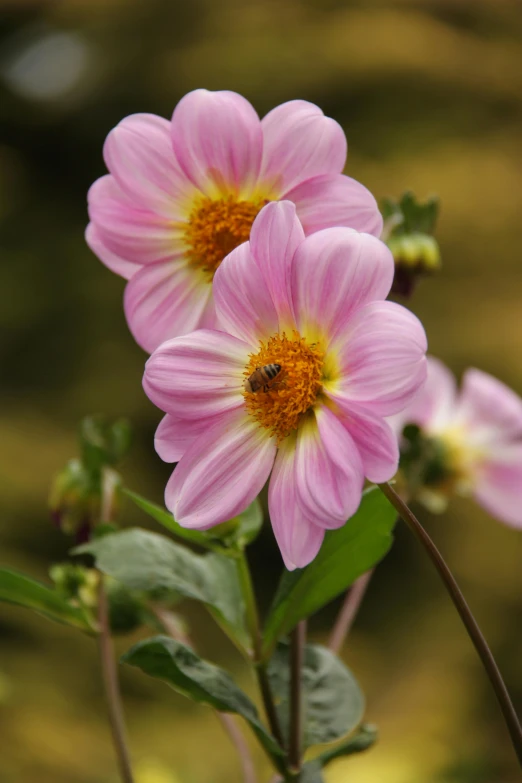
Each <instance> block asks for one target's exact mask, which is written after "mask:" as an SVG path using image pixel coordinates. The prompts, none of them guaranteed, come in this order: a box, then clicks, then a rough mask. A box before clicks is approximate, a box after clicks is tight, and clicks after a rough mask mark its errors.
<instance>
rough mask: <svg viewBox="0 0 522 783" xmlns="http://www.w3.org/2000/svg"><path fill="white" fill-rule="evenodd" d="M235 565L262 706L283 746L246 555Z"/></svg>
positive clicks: (273, 731) (274, 733) (275, 735)
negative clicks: (236, 566) (264, 657)
mask: <svg viewBox="0 0 522 783" xmlns="http://www.w3.org/2000/svg"><path fill="white" fill-rule="evenodd" d="M237 565H238V573H239V580H240V583H241V591H242V593H243V598H244V601H245V617H246V623H247V627H248V630H249V632H250V636H251V638H252V658H253V661H254V667H255V670H256V676H257V681H258V684H259V690H260V691H261V698H262V699H263V706H264V708H265V712H266V717H267V720H268V724H269V726H270V731H271V732H272V734H273V735H274V738H275V739H276V740H277V742H278V743H279V745H280V746H281V747H282V748H284V740H283V732H282V731H281V726H280V723H279V718H278V716H277V711H276V707H275V702H274V697H273V695H272V688H271V686H270V681H269V679H268V672H267V669H266V664H265V662H264V661H263V658H262V639H261V629H260V623H259V614H258V611H257V602H256V597H255V593H254V586H253V584H252V577H251V576H250V568H249V567H248V561H247V559H246V555H245V554H244V553H243V552H242V553H241V554H240V555H239V556H238V558H237ZM274 761H275V760H274Z"/></svg>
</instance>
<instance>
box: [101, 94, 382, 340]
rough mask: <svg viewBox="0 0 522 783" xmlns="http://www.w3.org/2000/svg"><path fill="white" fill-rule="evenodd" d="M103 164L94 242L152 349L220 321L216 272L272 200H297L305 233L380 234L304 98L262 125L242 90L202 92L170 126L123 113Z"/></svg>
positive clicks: (335, 144) (331, 129) (328, 127)
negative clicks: (334, 229) (121, 283)
mask: <svg viewBox="0 0 522 783" xmlns="http://www.w3.org/2000/svg"><path fill="white" fill-rule="evenodd" d="M104 157H105V163H106V164H107V168H108V169H109V171H110V174H109V175H106V176H104V177H101V179H98V180H97V181H96V182H95V183H94V184H93V185H92V187H91V189H90V191H89V216H90V220H91V222H90V223H89V226H88V227H87V232H86V239H87V242H88V244H89V246H90V247H91V249H92V250H93V251H94V252H95V253H96V255H97V256H98V257H99V258H100V259H101V260H102V261H103V262H104V264H105V265H106V266H108V267H109V269H111V270H112V271H113V272H116V273H117V274H120V275H122V277H125V278H126V279H127V280H129V283H128V285H127V288H126V290H125V314H126V317H127V321H128V324H129V327H130V329H131V331H132V333H133V335H134V337H135V339H136V341H137V342H138V343H139V344H140V345H141V346H142V347H143V348H144V349H145V350H147V351H152V350H153V349H154V348H156V347H157V346H158V345H159V344H160V343H161V342H163V341H164V340H166V339H168V338H170V337H177V336H178V335H182V334H186V333H188V332H191V331H193V330H194V329H197V328H200V327H208V326H213V325H214V323H215V321H214V308H213V298H212V279H213V276H214V273H215V271H216V269H217V268H218V266H219V264H220V263H221V261H222V260H223V258H224V257H225V256H226V255H227V254H228V253H229V252H230V251H231V250H233V249H234V248H235V247H237V246H238V245H240V244H241V243H242V242H245V241H246V240H247V239H248V237H249V235H250V228H251V226H252V222H253V220H254V218H255V217H256V215H257V214H258V212H259V211H260V209H261V208H262V207H263V206H264V205H265V204H266V203H267V202H269V201H275V200H279V199H287V200H290V201H292V202H293V203H294V204H295V205H296V208H297V214H298V215H299V218H300V220H301V223H302V225H303V228H304V231H305V233H306V234H312V233H313V232H315V231H318V230H319V229H323V228H328V227H330V226H349V227H352V228H355V229H357V230H359V231H366V232H368V233H370V234H374V235H375V236H380V232H381V229H382V218H381V215H380V212H379V210H378V207H377V204H376V202H375V199H374V198H373V196H372V195H371V193H370V192H369V191H368V190H366V188H365V187H363V186H362V185H360V184H359V183H358V182H356V181H355V180H353V179H350V178H349V177H346V176H344V175H342V174H341V171H342V170H343V167H344V164H345V161H346V138H345V136H344V133H343V130H342V128H341V127H340V126H339V125H338V124H337V123H336V122H335V121H334V120H332V119H330V118H329V117H325V116H324V114H323V113H322V111H321V110H320V109H319V108H318V107H317V106H314V105H313V104H312V103H307V102H306V101H299V100H297V101H289V102H288V103H283V104H282V105H281V106H278V107H276V108H275V109H273V110H272V111H271V112H269V113H268V114H267V115H266V117H264V118H263V119H262V120H260V119H259V117H258V115H257V114H256V112H255V110H254V109H253V107H252V106H251V105H250V103H249V102H248V101H247V100H246V99H245V98H243V97H242V96H241V95H238V94H237V93H234V92H227V91H222V92H208V91H207V90H195V91H194V92H190V93H188V95H185V97H184V98H183V99H182V100H181V101H180V102H179V103H178V105H177V106H176V109H175V110H174V114H173V116H172V120H171V122H169V121H168V120H165V119H163V118H162V117H157V116H155V115H153V114H134V115H131V116H130V117H126V118H125V119H124V120H122V122H120V124H119V125H117V126H116V128H114V129H113V130H112V131H111V132H110V133H109V135H108V137H107V140H106V142H105V146H104Z"/></svg>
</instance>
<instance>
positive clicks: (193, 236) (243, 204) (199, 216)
mask: <svg viewBox="0 0 522 783" xmlns="http://www.w3.org/2000/svg"><path fill="white" fill-rule="evenodd" d="M267 203H268V201H267V200H266V199H259V200H257V201H238V200H237V199H235V198H234V197H233V196H228V197H227V198H221V199H217V200H212V199H210V198H203V199H201V200H200V201H198V203H197V205H196V206H195V207H194V209H193V210H192V212H191V213H190V216H189V219H188V223H187V226H186V228H185V232H184V239H185V242H186V244H187V245H188V253H187V255H188V258H189V260H190V261H191V263H192V264H193V265H194V266H195V267H197V268H198V269H201V270H202V271H203V272H205V274H206V275H207V276H208V278H209V280H210V281H212V278H213V276H214V272H215V271H216V269H217V268H218V266H219V265H220V263H221V262H222V261H223V259H224V258H225V256H227V255H228V254H229V253H230V252H231V251H232V250H234V248H236V247H237V246H238V245H241V244H242V243H243V242H246V241H247V240H248V239H249V237H250V229H251V227H252V223H253V222H254V219H255V217H256V216H257V214H258V212H259V211H260V210H261V209H262V208H263V207H264V206H265V204H267Z"/></svg>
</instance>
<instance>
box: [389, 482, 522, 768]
mask: <svg viewBox="0 0 522 783" xmlns="http://www.w3.org/2000/svg"><path fill="white" fill-rule="evenodd" d="M379 488H380V490H381V491H382V492H383V494H384V495H386V497H387V498H388V500H389V501H390V503H391V504H392V506H394V508H395V509H396V510H397V512H398V513H399V515H400V516H401V517H402V519H403V520H404V522H406V524H407V525H408V527H409V528H410V530H411V531H412V532H413V534H414V535H415V536H416V538H417V540H418V541H420V543H421V544H422V546H423V547H424V549H425V550H426V552H427V553H428V555H429V557H430V559H431V561H432V562H433V564H434V566H435V568H436V569H437V571H438V572H439V575H440V577H441V579H442V581H443V582H444V585H445V587H446V590H447V591H448V593H449V595H450V597H451V600H452V601H453V603H454V605H455V608H456V610H457V612H458V613H459V615H460V618H461V620H462V622H463V623H464V626H465V627H466V630H467V632H468V634H469V637H470V639H471V641H472V642H473V644H474V646H475V649H476V651H477V653H478V655H479V657H480V660H481V661H482V665H483V666H484V669H485V670H486V673H487V675H488V677H489V680H490V682H491V685H492V686H493V690H494V691H495V695H496V697H497V699H498V703H499V704H500V709H501V710H502V713H503V715H504V720H505V722H506V725H507V728H508V731H509V734H510V737H511V742H512V744H513V747H514V749H515V752H516V754H517V758H518V761H519V764H520V766H521V768H522V728H521V726H520V723H519V720H518V716H517V713H516V712H515V708H514V706H513V703H512V701H511V697H510V695H509V692H508V690H507V688H506V685H505V683H504V680H503V679H502V675H501V673H500V670H499V668H498V666H497V664H496V661H495V659H494V657H493V654H492V652H491V650H490V649H489V647H488V643H487V642H486V640H485V638H484V636H483V634H482V631H481V630H480V628H479V626H478V625H477V621H476V620H475V618H474V617H473V614H472V613H471V610H470V608H469V606H468V605H467V603H466V600H465V598H464V596H463V595H462V593H461V591H460V588H459V586H458V584H457V582H456V581H455V578H454V577H453V574H452V573H451V571H450V570H449V568H448V566H447V565H446V563H445V561H444V559H443V557H442V555H441V554H440V552H439V550H438V549H437V547H436V546H435V544H434V543H433V541H432V540H431V538H430V537H429V536H428V534H427V533H426V531H425V530H424V528H423V527H422V525H421V523H420V522H419V520H418V519H417V518H416V516H415V515H414V514H413V513H412V512H411V511H410V509H409V508H408V506H407V505H406V503H404V501H403V500H402V499H401V498H400V497H399V495H398V494H397V493H396V492H395V490H394V489H393V488H392V487H391V486H390V485H389V484H379Z"/></svg>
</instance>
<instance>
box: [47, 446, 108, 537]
mask: <svg viewBox="0 0 522 783" xmlns="http://www.w3.org/2000/svg"><path fill="white" fill-rule="evenodd" d="M97 483H98V482H96V481H95V480H93V477H92V476H91V474H90V473H89V471H88V470H86V468H85V467H84V465H83V464H82V462H81V461H80V460H78V459H72V460H70V461H69V462H68V463H67V465H66V466H65V468H63V469H62V470H61V471H60V472H59V473H57V475H56V476H55V478H54V481H53V482H52V485H51V491H50V493H49V507H50V509H51V515H52V518H53V520H54V521H55V523H56V525H57V526H58V527H59V528H60V529H61V530H62V531H63V532H64V533H67V534H69V535H75V536H76V537H77V538H78V539H80V540H83V539H86V538H88V534H89V531H90V528H91V527H92V525H93V524H95V523H96V522H97V521H98V519H99V516H100V508H101V492H100V488H99V486H97Z"/></svg>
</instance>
